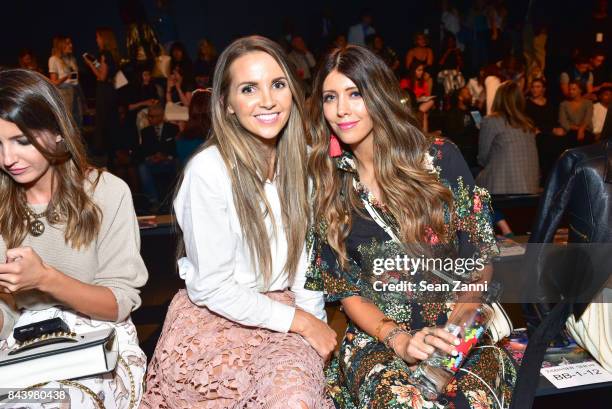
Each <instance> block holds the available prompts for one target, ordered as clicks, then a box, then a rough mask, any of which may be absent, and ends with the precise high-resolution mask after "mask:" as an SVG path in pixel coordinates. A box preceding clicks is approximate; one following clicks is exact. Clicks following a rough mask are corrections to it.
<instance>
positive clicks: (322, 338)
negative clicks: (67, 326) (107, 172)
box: [144, 36, 336, 408]
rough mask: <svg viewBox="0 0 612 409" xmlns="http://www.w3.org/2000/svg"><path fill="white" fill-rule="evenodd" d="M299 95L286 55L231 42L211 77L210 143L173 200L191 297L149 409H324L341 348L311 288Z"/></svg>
mask: <svg viewBox="0 0 612 409" xmlns="http://www.w3.org/2000/svg"><path fill="white" fill-rule="evenodd" d="M303 104H304V99H303V94H302V91H301V90H300V88H299V85H298V80H297V79H296V77H295V74H294V73H293V71H292V70H291V69H290V68H289V66H288V64H287V58H286V55H285V53H284V52H283V50H282V49H281V47H280V46H279V45H277V44H276V43H274V42H272V41H270V40H268V39H266V38H263V37H257V36H253V37H245V38H242V39H239V40H236V41H235V42H233V43H232V44H231V45H230V46H229V47H228V48H227V49H226V50H225V51H224V52H223V53H222V54H221V56H220V58H219V61H218V63H217V66H216V69H215V73H214V83H213V95H212V125H213V129H212V136H211V138H210V140H209V141H208V142H207V143H206V144H205V145H204V146H203V148H202V149H201V151H200V152H199V153H197V154H196V155H195V156H194V157H193V158H192V159H191V160H190V161H189V163H188V165H187V167H186V169H185V174H184V177H183V181H182V183H181V186H180V188H179V190H178V193H177V195H176V198H175V201H174V209H175V212H176V219H177V221H178V224H179V225H180V227H181V230H182V233H183V243H184V250H185V252H184V253H185V257H184V258H181V259H180V260H179V262H178V265H179V273H180V275H181V277H182V278H183V279H184V280H185V283H186V290H181V291H179V293H178V294H177V295H176V296H175V297H174V299H173V301H172V303H171V305H170V307H169V311H168V315H167V317H166V321H165V323H164V328H163V331H162V335H161V337H160V340H159V342H158V344H157V348H156V350H155V354H154V356H153V359H152V361H151V363H150V365H149V372H148V376H147V394H146V396H145V398H144V405H145V407H150V408H158V407H163V408H191V407H205V408H226V407H241V408H242V407H267V408H277V407H278V408H327V407H333V405H332V404H331V401H330V400H328V398H327V397H326V395H325V389H324V378H323V365H324V361H325V360H326V359H327V358H328V357H329V355H330V354H331V352H332V351H333V350H334V348H335V346H336V334H335V332H334V331H333V330H332V329H331V328H329V327H328V326H327V324H326V323H325V320H326V316H325V310H324V302H323V294H322V293H321V292H315V291H309V290H306V289H304V282H305V270H306V267H307V255H306V246H305V243H304V241H305V236H306V231H307V224H308V192H307V190H308V188H307V186H308V183H307V176H306V129H305V126H304V121H303V119H304V112H303Z"/></svg>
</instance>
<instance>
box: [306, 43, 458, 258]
mask: <svg viewBox="0 0 612 409" xmlns="http://www.w3.org/2000/svg"><path fill="white" fill-rule="evenodd" d="M332 71H337V72H339V73H341V74H343V75H345V76H346V77H348V78H349V79H350V80H351V81H353V82H354V83H355V85H356V86H357V88H358V89H359V91H360V93H361V95H362V97H363V100H364V103H365V105H366V109H367V111H368V113H369V115H370V117H371V118H372V122H373V124H374V129H373V132H374V134H373V145H374V171H375V177H376V180H377V181H378V185H379V187H380V192H381V195H382V197H380V198H379V199H380V200H382V201H383V202H384V203H385V205H386V207H387V208H388V210H389V211H390V212H391V214H392V216H393V217H394V218H395V220H396V221H397V223H398V225H399V238H400V240H402V242H404V244H406V245H409V246H413V245H418V244H419V243H422V242H423V240H424V237H425V236H426V232H427V230H426V228H427V227H430V228H431V229H432V230H433V231H434V232H435V233H437V234H438V235H439V236H440V237H446V229H445V224H444V206H445V204H446V205H448V206H449V208H452V193H451V192H450V190H449V189H448V188H447V187H445V186H444V185H443V184H441V183H440V182H439V181H438V179H437V178H436V176H435V175H434V174H433V173H431V172H430V171H429V170H428V169H427V168H426V167H425V166H424V158H425V154H426V153H427V152H428V150H429V148H430V146H431V143H432V140H431V138H428V137H426V136H425V135H424V134H423V133H422V132H421V131H420V130H419V129H418V125H417V123H416V121H415V119H414V118H413V117H412V115H411V114H410V113H409V111H408V109H407V108H406V107H405V106H404V105H403V104H402V103H401V99H402V94H401V90H400V88H399V86H398V82H397V79H396V78H395V76H394V74H393V72H391V70H390V69H389V68H388V67H387V65H386V64H385V63H384V62H383V61H382V60H381V59H379V58H378V57H377V56H376V55H375V54H373V53H372V52H371V51H369V50H368V49H366V48H364V47H360V46H353V45H349V46H347V47H344V48H341V49H336V50H334V51H332V52H331V53H330V54H328V55H327V56H326V57H325V58H324V60H323V62H322V64H321V66H320V68H319V71H318V73H317V75H316V77H315V81H314V86H313V94H312V101H311V105H310V119H311V121H312V123H311V128H312V132H311V133H312V135H313V138H314V139H313V146H312V152H311V155H310V160H309V172H310V175H311V177H312V179H313V181H314V190H315V195H314V221H315V224H316V225H319V226H320V225H321V223H323V224H324V225H325V226H326V229H325V231H324V232H322V233H324V234H325V238H326V239H327V242H328V243H329V245H330V246H331V247H332V249H333V250H334V251H335V253H336V254H337V256H338V259H339V262H340V265H341V267H342V268H346V264H347V260H348V259H347V255H346V245H345V241H346V239H347V237H348V235H349V232H350V230H351V226H352V218H351V212H352V211H353V210H355V211H357V212H359V213H362V212H360V209H361V208H363V205H362V204H361V201H360V199H359V198H358V196H357V194H356V192H355V189H354V188H353V186H352V177H350V176H348V175H347V174H346V172H342V171H339V170H338V169H337V167H336V159H333V158H331V157H330V156H329V145H330V133H331V131H330V128H329V126H328V124H327V122H326V120H325V116H324V114H323V82H324V81H325V78H327V76H328V75H329V74H330V73H331V72H332ZM343 149H344V150H350V148H349V147H348V146H343ZM355 160H357V158H355Z"/></svg>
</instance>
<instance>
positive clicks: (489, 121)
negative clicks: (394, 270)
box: [480, 114, 506, 129]
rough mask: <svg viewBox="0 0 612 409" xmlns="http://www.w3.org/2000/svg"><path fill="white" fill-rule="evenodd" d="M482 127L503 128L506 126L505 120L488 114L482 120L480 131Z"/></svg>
mask: <svg viewBox="0 0 612 409" xmlns="http://www.w3.org/2000/svg"><path fill="white" fill-rule="evenodd" d="M484 125H489V126H493V127H500V128H503V127H505V126H506V120H505V119H504V118H502V117H501V116H499V115H496V114H490V115H487V116H485V117H484V118H482V125H481V127H480V129H482V127H483V126H484Z"/></svg>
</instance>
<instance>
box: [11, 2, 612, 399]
mask: <svg viewBox="0 0 612 409" xmlns="http://www.w3.org/2000/svg"><path fill="white" fill-rule="evenodd" d="M450 3H451V2H444V7H443V13H442V15H441V28H442V33H443V35H442V40H441V43H440V47H435V46H432V45H431V44H429V40H428V35H427V33H425V32H420V33H416V34H415V35H414V46H413V47H412V48H410V49H409V50H408V52H407V53H406V55H405V58H402V59H400V58H399V57H398V54H397V53H396V52H395V51H394V50H393V49H391V48H390V47H388V46H387V45H385V41H384V38H383V37H382V36H381V35H380V34H378V33H377V30H376V24H375V21H374V19H373V16H372V14H371V13H370V12H368V11H364V12H363V13H362V15H361V18H360V22H359V23H358V24H356V25H354V26H351V27H350V28H349V30H348V32H347V33H346V34H344V33H342V34H338V35H335V36H333V35H330V36H329V43H328V44H326V45H325V47H322V48H321V49H320V50H316V51H313V50H311V49H310V48H309V47H308V46H307V44H306V41H305V39H304V37H303V36H301V35H299V34H296V33H289V34H287V35H285V36H283V38H282V39H281V41H278V42H275V41H272V40H271V39H268V38H265V37H261V36H257V35H253V36H248V37H243V38H239V39H237V40H234V41H233V42H232V43H231V44H230V45H229V46H228V47H226V48H225V49H224V50H223V51H222V52H221V53H220V54H219V55H217V52H216V50H215V47H214V46H213V44H212V43H211V42H210V41H208V40H202V41H201V42H200V44H199V47H198V54H197V57H196V58H195V59H192V58H191V56H190V55H189V52H188V50H187V49H186V47H185V46H184V45H183V44H182V43H180V42H176V41H175V42H172V43H171V44H161V42H160V41H158V40H157V39H156V38H155V36H154V33H152V32H150V31H149V30H148V29H147V28H146V27H142V26H140V27H139V28H138V30H142V31H143V32H146V33H150V34H151V33H152V34H151V35H148V36H131V35H128V41H127V43H128V47H127V48H128V50H129V52H128V54H129V57H130V58H129V59H128V60H125V61H124V60H122V59H121V58H120V56H119V51H118V44H117V40H116V38H115V36H114V34H113V32H112V30H110V29H108V28H99V29H97V30H96V32H95V36H96V43H97V46H98V54H97V55H95V56H94V55H91V54H88V53H85V54H83V56H82V59H79V58H77V57H75V54H78V53H75V52H74V50H73V44H72V41H71V39H70V38H68V37H62V36H57V37H55V38H54V39H53V42H52V45H53V46H52V53H51V56H50V58H49V61H48V70H41V69H40V68H39V66H38V65H37V63H36V59H35V58H32V55H31V54H28V53H27V52H26V53H22V55H20V57H19V64H20V67H21V68H20V69H2V70H0V144H1V147H2V149H1V150H0V152H1V155H2V164H1V166H2V172H1V174H0V189H2V190H4V191H6V192H7V194H8V196H7V199H6V200H5V201H3V202H2V203H0V233H1V235H2V237H1V239H0V256H1V257H4V258H5V259H6V261H7V262H6V263H4V264H2V266H1V267H0V290H2V291H0V294H1V295H0V350H5V349H7V348H10V347H12V346H13V345H14V344H15V339H14V338H13V337H12V335H11V333H12V329H13V328H14V327H16V326H19V325H24V324H28V323H31V322H35V321H37V320H40V319H46V318H50V317H61V318H62V319H63V320H64V321H66V322H67V323H68V324H69V325H70V327H74V328H79V329H80V330H90V329H91V328H92V327H99V326H110V327H113V328H115V329H116V331H117V334H118V338H119V344H120V355H121V359H122V361H123V362H124V366H125V368H124V369H123V370H121V371H119V370H117V371H115V372H113V373H111V374H106V375H92V376H90V377H87V378H84V379H82V380H80V381H79V382H80V383H78V385H79V387H73V386H74V383H73V384H70V383H63V384H62V383H61V381H59V380H58V381H57V383H58V385H55V386H58V387H59V385H63V386H62V387H65V388H66V389H67V390H68V391H69V393H70V398H71V401H72V402H85V401H89V399H90V398H91V404H92V405H94V406H95V405H96V404H98V405H99V404H100V402H102V405H103V406H105V407H133V406H132V405H134V404H136V405H137V404H138V403H141V404H142V407H149V408H166V407H167V408H187V407H199V406H201V407H209V408H216V407H218V408H222V407H270V408H281V407H282V408H286V407H290V408H302V409H303V408H332V407H334V406H335V407H341V408H365V407H376V408H421V407H443V406H446V407H448V406H450V407H454V408H493V407H505V405H504V404H503V403H504V402H506V403H507V402H509V401H510V399H511V398H512V392H513V388H514V386H515V384H516V382H517V369H516V368H517V366H516V365H515V363H513V362H512V361H511V357H510V356H508V355H507V354H504V353H501V354H500V353H499V347H498V346H497V345H496V344H495V342H493V340H492V339H490V338H489V337H486V336H485V337H483V338H482V339H481V340H480V341H479V342H480V346H479V348H475V349H474V350H473V351H472V352H471V354H470V355H469V356H468V357H467V359H466V360H465V362H464V363H463V366H462V369H463V370H462V371H460V372H457V373H456V374H455V375H454V376H453V377H452V380H451V381H450V383H449V384H448V385H447V386H446V387H445V389H444V391H443V392H441V393H440V396H439V397H438V399H436V400H435V401H434V400H430V399H427V398H426V397H425V395H424V394H423V393H422V391H421V390H419V389H418V388H417V387H416V386H415V384H414V378H413V375H412V374H413V370H414V368H415V366H416V365H419V363H421V362H422V361H424V360H427V359H428V358H429V357H431V356H432V355H433V354H434V353H445V354H448V356H454V357H456V356H457V355H458V354H459V353H460V351H459V345H460V344H462V342H463V340H462V339H459V338H458V337H456V336H455V335H453V334H451V333H450V332H448V331H447V330H445V329H443V326H444V325H445V323H446V322H447V320H448V317H449V315H450V314H451V313H452V310H453V308H454V306H455V307H456V305H457V304H459V303H460V302H461V301H462V300H463V299H462V298H461V297H462V296H457V295H456V294H453V293H452V292H451V291H447V292H446V293H445V294H443V296H444V297H446V298H444V301H443V302H442V301H436V302H432V301H431V300H430V299H429V298H427V297H428V296H427V294H417V293H414V292H408V293H406V294H400V295H398V294H395V293H393V294H389V293H385V292H377V291H374V290H373V286H372V282H373V280H374V278H376V277H374V275H373V274H371V272H372V269H371V264H372V262H373V260H375V259H376V258H394V257H395V256H397V257H400V254H411V252H412V251H422V252H425V253H426V254H428V255H431V256H432V257H434V256H436V257H444V256H449V255H452V256H457V255H460V256H461V257H472V258H475V259H476V258H478V259H480V260H482V261H483V263H484V264H483V268H482V269H481V271H469V272H468V273H466V275H465V276H462V280H465V281H466V282H469V283H476V282H481V281H486V280H488V279H490V277H491V273H492V259H493V258H494V257H495V256H496V255H497V254H498V249H497V245H496V234H495V231H494V224H493V223H492V222H493V221H495V223H496V224H497V226H498V228H499V230H500V233H501V234H503V235H512V231H511V229H510V227H509V226H508V223H506V222H505V220H504V215H503V214H501V213H500V212H498V211H495V209H492V208H491V202H492V200H491V194H493V195H507V194H537V193H539V192H540V191H541V189H542V187H543V186H544V182H545V180H544V175H546V173H547V172H548V171H549V169H550V168H551V167H552V166H553V164H554V162H555V161H556V160H557V157H558V156H559V155H560V154H561V153H562V152H563V151H564V150H565V149H568V148H575V147H579V146H582V145H588V144H594V143H598V142H600V138H601V137H602V133H604V131H603V128H604V126H605V125H604V123H605V121H606V117H607V109H608V104H609V102H610V98H611V96H612V89H611V85H612V83H611V81H610V71H609V70H608V69H607V68H606V64H605V59H606V56H607V55H606V54H605V52H604V51H602V49H599V48H597V47H589V48H585V49H583V50H576V53H575V55H574V59H573V62H572V64H571V65H570V66H569V67H568V68H567V70H565V71H563V72H559V73H554V74H553V75H548V76H547V78H545V76H544V73H545V70H544V67H545V57H544V56H543V54H542V52H543V51H542V41H541V40H542V37H541V36H540V35H544V36H545V30H543V31H538V35H536V36H533V38H532V43H531V48H529V47H526V49H530V52H526V53H522V54H519V53H518V51H517V50H518V48H517V47H516V44H514V43H515V40H516V38H515V36H513V35H512V30H511V29H510V28H509V27H507V26H506V25H505V16H506V15H507V9H506V7H505V5H504V2H503V1H492V2H487V1H485V0H476V1H474V2H473V3H474V4H473V6H472V7H471V8H470V9H469V11H468V12H467V13H465V14H461V13H460V12H459V11H458V10H457V9H456V8H455V7H453V6H452V4H450ZM465 27H469V28H470V33H471V36H468V37H469V38H468V37H466V36H465V32H464V31H465ZM145 37H146V41H145V40H143V38H145ZM597 38H598V39H599V37H597ZM606 40H607V38H606ZM602 41H603V40H601V41H596V42H602ZM586 46H588V45H586ZM586 46H585V47H586ZM165 50H167V52H165ZM438 50H439V52H438ZM585 55H586V57H585ZM466 56H468V57H467V58H466ZM81 65H83V66H84V67H85V69H86V70H87V71H83V70H82V69H80V68H79V67H80V66H81ZM84 72H85V73H88V75H92V76H93V77H94V78H95V89H94V91H95V98H94V99H95V109H94V106H91V107H87V106H86V105H87V104H86V101H87V99H86V98H84V95H83V94H84V93H83V89H82V87H81V85H82V84H81V78H82V75H83V73H84ZM471 72H472V73H475V74H476V75H475V76H474V77H473V78H470V77H471V76H470V75H468V74H469V73H471ZM45 77H46V78H45ZM466 79H467V80H466ZM553 88H554V89H555V92H551V89H553ZM89 111H92V112H93V114H94V127H93V128H94V129H93V132H92V133H91V135H89V136H88V138H87V140H86V142H87V150H88V151H86V147H85V144H84V143H83V142H84V140H83V138H82V132H83V130H84V129H85V128H86V126H87V125H86V121H85V117H86V114H87V113H88V112H89ZM608 132H609V131H608ZM95 158H97V160H100V161H101V166H95V165H94V164H93V163H92V161H91V159H95ZM114 175H118V176H119V177H116V176H114ZM121 179H124V180H125V181H126V182H127V184H126V183H124V182H123V181H122V180H121ZM176 180H178V183H179V184H178V186H177V188H176V190H175V194H174V198H173V199H174V200H173V203H172V204H173V209H172V210H173V213H174V215H175V218H176V222H177V224H178V226H179V227H180V229H179V232H180V234H179V236H180V240H179V242H180V245H179V249H178V257H179V258H178V260H177V264H178V271H179V275H180V277H181V278H182V279H183V280H184V281H185V289H182V290H180V291H179V292H178V293H177V294H176V295H175V296H174V298H173V300H172V302H171V304H170V306H169V309H168V314H167V316H166V319H165V322H164V325H163V329H162V332H161V336H160V338H159V341H158V344H157V347H156V349H155V352H154V354H153V356H152V359H151V360H150V361H149V363H148V365H147V362H146V357H145V356H144V353H143V352H142V350H141V349H140V348H139V346H138V340H137V335H136V330H135V328H134V325H133V324H132V323H131V321H130V318H129V317H130V314H131V312H132V311H133V310H134V309H136V308H138V306H139V305H140V295H139V292H138V288H139V287H142V286H143V285H144V283H145V282H146V280H147V270H146V267H145V265H144V262H143V260H142V258H141V256H140V252H139V245H140V236H139V231H138V222H137V220H136V215H135V211H134V202H133V200H132V197H131V195H130V188H131V189H132V191H133V192H141V193H142V194H143V195H144V196H146V197H147V199H148V200H149V203H148V210H149V211H159V210H170V209H160V206H162V202H163V201H164V200H163V199H164V197H165V196H167V195H168V194H169V192H171V191H172V190H173V184H174V183H175V181H176ZM368 215H369V216H368ZM391 273H393V274H395V273H397V272H396V271H393V272H391ZM426 273H427V271H420V272H418V274H417V276H416V277H415V280H416V279H420V278H422V276H425V274H426ZM393 274H390V275H391V278H393V277H395V276H394V275H393ZM391 281H392V280H391ZM471 295H473V294H471ZM398 297H399V298H398ZM402 297H405V298H402ZM406 297H407V298H406ZM419 297H422V298H419ZM456 297H459V298H456ZM478 299H479V300H480V298H478ZM470 301H471V302H472V303H474V300H473V299H470ZM325 302H337V303H340V304H341V305H342V308H343V311H344V312H345V314H346V316H347V319H348V329H347V331H346V333H345V334H344V336H343V338H342V342H341V344H340V345H339V350H338V352H337V353H336V354H335V355H333V356H332V353H333V352H334V350H336V348H337V347H338V345H337V341H336V337H337V334H336V332H335V331H334V330H333V329H332V328H330V327H329V325H328V324H327V323H326V312H325V308H324V307H325ZM436 351H438V352H436ZM49 385H52V386H53V385H54V384H49ZM130 385H131V387H130ZM47 387H48V386H47ZM89 404H90V403H87V404H85V403H83V405H85V406H86V405H89ZM75 405H76V404H75ZM41 407H42V404H41ZM74 407H77V406H74ZM92 407H93V406H92Z"/></svg>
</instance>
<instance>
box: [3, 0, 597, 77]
mask: <svg viewBox="0 0 612 409" xmlns="http://www.w3.org/2000/svg"><path fill="white" fill-rule="evenodd" d="M122 2H125V0H104V1H103V0H99V1H77V0H60V1H53V2H50V1H42V0H32V1H27V0H26V1H23V0H18V1H4V2H2V6H1V16H2V20H1V21H2V23H1V24H0V38H3V39H4V41H3V46H2V49H1V51H0V64H3V65H15V64H16V60H17V54H18V53H19V50H21V49H22V48H24V47H28V48H31V49H33V50H34V52H35V54H36V56H37V58H38V62H39V65H40V66H41V67H43V68H44V67H46V61H47V58H48V57H49V54H50V49H51V40H52V37H53V35H55V34H64V35H68V36H71V37H72V39H73V42H74V49H75V53H76V54H77V55H80V54H82V53H83V52H84V51H89V52H95V51H96V45H95V28H96V27H98V26H110V27H111V28H113V29H114V31H115V34H116V35H117V40H118V42H119V44H120V47H122V46H123V44H124V42H125V41H124V38H125V37H124V24H123V22H122V20H121V17H120V12H119V10H120V4H121V3H122ZM142 3H143V4H144V6H145V8H146V10H147V12H148V17H149V20H150V21H152V20H153V19H154V17H155V10H156V7H155V0H142ZM170 3H171V5H172V10H173V13H174V16H175V21H176V23H177V24H176V25H177V34H178V40H180V41H183V42H184V43H186V45H187V47H188V50H189V52H190V53H191V55H192V57H193V56H194V54H195V48H196V46H197V42H198V40H199V39H201V38H209V39H210V40H212V41H213V43H214V44H215V46H216V47H217V49H218V50H219V51H220V50H222V49H223V47H224V46H226V45H227V44H228V43H229V42H230V41H231V40H232V39H233V38H236V37H239V36H242V35H247V34H254V33H258V34H262V35H266V36H269V37H271V38H274V39H277V38H279V37H280V35H281V34H282V32H283V26H284V24H285V22H286V21H287V20H290V21H292V22H293V24H294V26H295V31H296V32H297V33H300V34H303V35H304V36H305V38H306V40H307V42H309V43H310V44H311V46H313V47H314V46H315V45H316V41H317V39H318V35H319V33H320V29H321V25H320V20H321V19H320V16H321V15H322V12H323V10H324V9H326V8H327V9H329V10H331V12H332V14H333V17H334V21H335V26H336V28H337V30H338V31H341V32H344V33H346V30H347V29H348V27H349V26H350V25H352V24H355V23H356V22H357V21H358V16H359V13H360V11H361V10H362V9H363V8H369V9H371V10H372V12H373V14H374V19H375V20H374V26H375V27H376V29H377V31H378V32H379V33H380V34H382V35H383V37H384V38H386V41H387V43H388V44H389V45H391V46H392V47H393V48H395V49H396V50H397V51H398V53H399V54H400V56H403V54H404V52H405V51H406V50H407V49H408V48H409V47H410V46H411V45H412V35H413V34H414V33H415V32H416V31H419V30H422V29H424V28H429V29H430V34H431V37H432V40H435V38H436V35H437V32H436V31H438V30H439V28H438V27H439V16H440V3H441V2H440V0H420V1H415V0H404V1H392V0H379V1H368V0H338V1H324V0H309V1H287V0H285V1H281V0H268V1H245V0H218V1H207V0H172V1H171V2H170ZM455 3H457V4H458V6H459V9H466V8H467V7H468V6H469V4H471V1H469V0H459V1H457V2H455ZM529 3H530V1H529V0H507V1H506V5H507V7H508V9H509V11H510V16H509V20H510V21H511V22H520V21H522V20H523V19H524V16H525V12H526V10H527V7H528V5H529ZM593 3H594V1H593V0H583V1H569V0H561V1H556V0H532V1H531V4H532V9H533V10H534V11H535V12H534V13H533V14H534V17H535V19H536V20H538V21H541V22H544V23H546V24H548V25H549V27H550V32H549V45H550V47H549V49H550V50H549V53H550V52H552V53H554V54H557V55H561V56H565V55H569V52H570V49H571V47H572V46H574V45H576V42H577V41H578V39H579V38H580V31H581V29H582V28H584V26H585V24H586V23H584V22H585V21H586V20H587V18H588V16H589V15H590V13H591V11H592V8H593V6H592V5H593ZM432 45H434V48H435V44H432Z"/></svg>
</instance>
